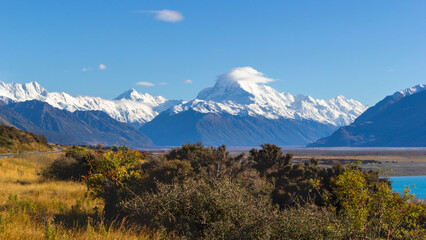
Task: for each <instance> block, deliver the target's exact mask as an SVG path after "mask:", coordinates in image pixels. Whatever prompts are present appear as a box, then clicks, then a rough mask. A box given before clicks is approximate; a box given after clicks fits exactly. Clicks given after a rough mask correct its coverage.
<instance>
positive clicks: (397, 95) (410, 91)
mask: <svg viewBox="0 0 426 240" xmlns="http://www.w3.org/2000/svg"><path fill="white" fill-rule="evenodd" d="M425 90H426V85H425V84H419V85H416V86H414V87H411V88H406V89H404V90H401V91H398V92H396V93H394V94H393V95H392V98H393V99H400V98H403V97H405V96H410V95H413V94H415V93H418V92H421V91H425Z"/></svg>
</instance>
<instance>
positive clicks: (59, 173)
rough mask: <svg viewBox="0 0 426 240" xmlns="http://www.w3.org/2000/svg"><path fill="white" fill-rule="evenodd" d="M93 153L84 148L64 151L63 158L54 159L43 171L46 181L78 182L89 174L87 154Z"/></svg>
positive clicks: (76, 147) (75, 147) (72, 148)
mask: <svg viewBox="0 0 426 240" xmlns="http://www.w3.org/2000/svg"><path fill="white" fill-rule="evenodd" d="M89 153H93V151H92V150H89V149H87V148H84V147H78V146H73V147H71V148H69V149H67V150H66V153H65V156H64V157H60V158H58V159H56V160H55V161H54V162H52V163H51V165H50V166H49V167H47V168H45V169H44V170H43V176H44V177H45V178H48V179H57V180H74V181H80V180H81V177H82V176H85V175H87V174H88V172H89V165H88V154H89Z"/></svg>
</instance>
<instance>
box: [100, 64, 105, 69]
mask: <svg viewBox="0 0 426 240" xmlns="http://www.w3.org/2000/svg"><path fill="white" fill-rule="evenodd" d="M105 69H107V66H106V65H105V64H99V70H105Z"/></svg>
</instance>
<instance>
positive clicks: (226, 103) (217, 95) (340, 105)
mask: <svg viewBox="0 0 426 240" xmlns="http://www.w3.org/2000/svg"><path fill="white" fill-rule="evenodd" d="M271 81H273V79H270V78H267V77H265V76H264V75H263V74H262V73H260V72H258V71H256V70H255V69H253V68H251V67H242V68H235V69H233V70H232V71H230V72H229V73H226V74H223V75H221V76H219V77H218V79H217V82H216V84H215V85H214V86H213V87H209V88H206V89H204V90H202V91H201V92H200V93H199V94H198V96H197V97H196V99H194V100H192V101H189V102H187V103H181V104H178V105H175V106H174V107H172V108H169V109H168V110H166V111H164V112H162V113H160V114H159V115H158V116H157V117H156V118H154V119H153V120H152V121H150V122H148V123H147V124H145V125H144V126H142V127H141V128H140V129H141V131H142V132H143V133H145V134H146V135H147V136H148V137H149V138H151V140H153V142H154V144H157V145H166V146H176V145H180V144H182V143H185V142H187V141H191V142H195V141H202V142H204V143H205V144H209V145H221V144H226V145H231V146H255V145H259V144H262V143H265V142H269V143H274V144H278V145H299V146H300V145H305V144H307V143H309V142H313V141H315V140H317V139H319V138H321V137H324V136H327V135H329V134H330V133H332V132H333V131H335V130H336V129H337V128H338V127H339V126H342V125H348V124H350V123H351V122H352V121H353V120H354V119H355V118H356V117H358V116H359V115H360V114H361V113H363V112H364V111H365V110H366V109H367V107H366V106H364V105H362V104H361V103H359V102H357V101H355V100H351V99H346V98H345V97H343V96H337V97H336V98H332V99H330V100H319V99H314V98H312V97H309V96H303V95H298V96H293V95H291V94H289V93H280V92H278V91H276V90H275V89H273V88H272V87H270V86H268V85H266V84H267V83H268V82H271ZM170 136H173V137H170Z"/></svg>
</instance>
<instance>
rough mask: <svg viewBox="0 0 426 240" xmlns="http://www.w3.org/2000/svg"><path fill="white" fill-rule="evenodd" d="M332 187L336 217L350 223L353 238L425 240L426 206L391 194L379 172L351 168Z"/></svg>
mask: <svg viewBox="0 0 426 240" xmlns="http://www.w3.org/2000/svg"><path fill="white" fill-rule="evenodd" d="M332 184H333V186H334V191H333V194H334V195H335V199H336V202H334V203H333V204H332V207H336V211H337V213H338V214H339V215H340V216H342V217H343V218H344V220H345V221H347V222H348V224H347V226H346V227H347V229H346V231H347V232H348V233H350V236H351V238H369V237H374V238H387V239H423V238H424V237H425V236H426V222H425V221H424V220H425V219H426V206H425V204H424V203H421V202H417V201H415V200H414V196H413V195H411V194H410V193H409V191H408V190H406V191H405V193H404V194H403V195H401V194H400V193H394V192H392V189H391V188H390V186H389V184H388V183H387V182H386V181H383V180H380V179H379V178H378V175H377V172H372V171H363V170H361V169H360V168H358V167H356V166H349V167H347V168H346V169H345V171H344V172H343V173H342V174H341V175H339V176H338V177H336V178H335V179H334V180H333V181H332Z"/></svg>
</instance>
